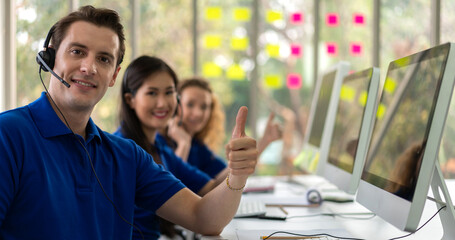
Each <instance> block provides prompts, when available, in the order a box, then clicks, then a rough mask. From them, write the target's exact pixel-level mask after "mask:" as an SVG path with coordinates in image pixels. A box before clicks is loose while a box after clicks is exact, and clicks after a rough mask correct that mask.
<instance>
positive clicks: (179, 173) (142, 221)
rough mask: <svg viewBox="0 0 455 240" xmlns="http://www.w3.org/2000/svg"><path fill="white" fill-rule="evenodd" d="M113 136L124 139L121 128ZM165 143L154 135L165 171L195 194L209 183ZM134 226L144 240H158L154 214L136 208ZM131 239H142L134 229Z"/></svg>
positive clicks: (202, 173)
mask: <svg viewBox="0 0 455 240" xmlns="http://www.w3.org/2000/svg"><path fill="white" fill-rule="evenodd" d="M114 135H117V136H120V137H125V136H124V135H123V134H122V130H121V128H119V129H118V130H117V131H116V132H115V133H114ZM165 142H166V141H165V139H164V138H163V137H162V136H161V135H159V134H157V135H156V139H155V147H156V149H157V150H158V154H159V155H160V158H161V161H162V163H163V165H164V167H165V168H166V170H168V171H169V172H171V173H172V174H174V176H175V177H177V178H178V179H180V180H181V181H182V183H183V184H185V185H186V186H187V187H188V188H189V189H190V190H191V191H193V192H195V193H197V192H199V190H201V189H202V188H203V187H204V186H205V184H207V183H208V181H210V179H211V178H210V176H208V175H207V174H205V173H204V172H201V171H200V170H199V169H197V168H195V167H194V166H191V165H190V164H187V163H185V162H183V161H182V159H181V158H180V157H178V156H177V155H176V154H175V153H174V151H173V150H172V148H170V147H169V146H168V145H167V144H166V143H165ZM134 224H135V225H136V226H137V227H138V228H139V229H140V230H141V231H142V233H143V234H144V236H145V239H158V238H159V236H160V228H159V219H158V217H157V216H156V215H155V213H154V212H152V211H149V210H146V209H143V208H139V207H136V209H135V210H134ZM133 239H142V238H141V235H140V234H139V233H138V232H137V231H136V230H135V229H133Z"/></svg>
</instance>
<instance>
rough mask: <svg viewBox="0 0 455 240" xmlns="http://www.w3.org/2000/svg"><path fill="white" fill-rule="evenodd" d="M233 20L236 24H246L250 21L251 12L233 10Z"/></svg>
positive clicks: (242, 9)
mask: <svg viewBox="0 0 455 240" xmlns="http://www.w3.org/2000/svg"><path fill="white" fill-rule="evenodd" d="M233 14H234V20H235V21H238V22H247V21H249V20H250V19H251V10H250V9H249V8H245V7H242V8H235V9H234V13H233Z"/></svg>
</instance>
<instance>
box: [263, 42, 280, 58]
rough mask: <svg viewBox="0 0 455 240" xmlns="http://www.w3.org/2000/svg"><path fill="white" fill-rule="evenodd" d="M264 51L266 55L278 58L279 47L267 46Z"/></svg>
mask: <svg viewBox="0 0 455 240" xmlns="http://www.w3.org/2000/svg"><path fill="white" fill-rule="evenodd" d="M265 50H266V51H267V54H268V55H269V56H270V57H278V56H280V46H279V45H273V44H267V46H266V47H265Z"/></svg>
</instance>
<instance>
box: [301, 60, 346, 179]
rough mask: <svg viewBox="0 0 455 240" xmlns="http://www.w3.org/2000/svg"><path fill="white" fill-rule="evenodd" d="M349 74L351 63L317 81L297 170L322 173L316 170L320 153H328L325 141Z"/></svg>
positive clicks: (340, 64) (331, 127)
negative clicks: (342, 83) (344, 79)
mask: <svg viewBox="0 0 455 240" xmlns="http://www.w3.org/2000/svg"><path fill="white" fill-rule="evenodd" d="M348 72H349V63H348V62H339V63H337V64H336V65H334V66H332V67H330V68H329V69H327V70H326V71H325V72H324V73H323V74H322V75H320V77H319V78H318V81H317V82H316V86H315V88H314V94H313V100H312V102H311V109H310V114H309V118H308V124H307V128H306V131H305V139H304V144H303V149H302V152H301V154H300V156H299V157H300V159H297V162H298V165H297V167H298V168H301V169H303V170H305V171H308V172H310V173H315V172H319V171H320V169H317V166H318V161H319V159H320V152H322V151H328V144H327V143H326V142H324V140H325V141H327V140H328V139H327V137H324V135H327V134H328V133H329V132H331V131H332V129H333V123H334V121H335V110H336V105H337V102H338V96H339V93H340V88H341V82H342V80H343V78H344V77H345V76H346V75H347V74H348ZM299 157H298V158H299Z"/></svg>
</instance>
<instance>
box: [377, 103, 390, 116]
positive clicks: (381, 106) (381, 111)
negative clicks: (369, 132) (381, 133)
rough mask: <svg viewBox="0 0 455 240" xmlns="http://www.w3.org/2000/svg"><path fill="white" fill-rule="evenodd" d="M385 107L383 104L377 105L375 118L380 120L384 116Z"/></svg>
mask: <svg viewBox="0 0 455 240" xmlns="http://www.w3.org/2000/svg"><path fill="white" fill-rule="evenodd" d="M386 109H387V107H386V106H385V105H384V104H382V103H381V104H379V106H378V111H377V112H376V117H377V118H378V119H382V118H383V117H384V115H385V111H386Z"/></svg>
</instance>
